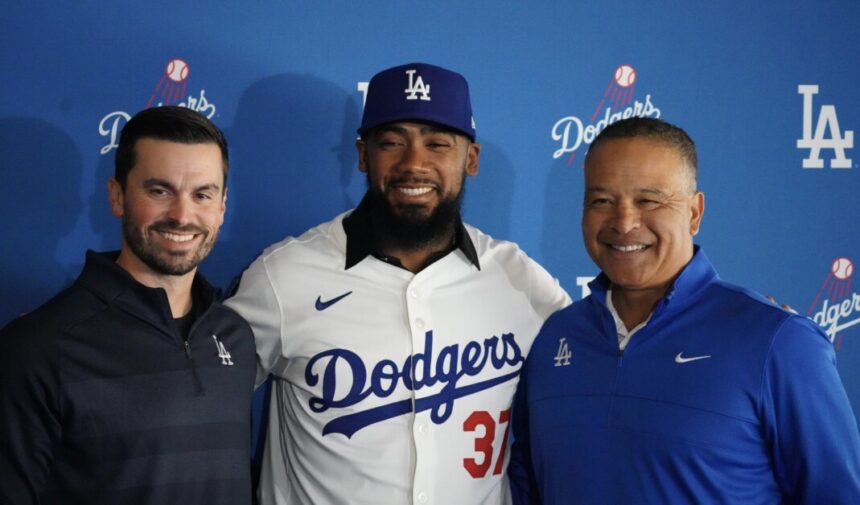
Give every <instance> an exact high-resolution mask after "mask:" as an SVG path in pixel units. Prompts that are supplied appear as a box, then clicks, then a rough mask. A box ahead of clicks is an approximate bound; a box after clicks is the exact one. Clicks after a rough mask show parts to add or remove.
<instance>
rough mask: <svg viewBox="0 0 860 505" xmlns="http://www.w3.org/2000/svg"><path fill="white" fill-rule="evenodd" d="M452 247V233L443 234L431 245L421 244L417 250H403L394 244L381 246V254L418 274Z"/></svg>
mask: <svg viewBox="0 0 860 505" xmlns="http://www.w3.org/2000/svg"><path fill="white" fill-rule="evenodd" d="M453 246H454V231H453V230H451V232H450V233H447V234H445V236H443V237H440V238H439V239H438V240H434V241H433V242H431V243H428V244H423V245H422V246H421V247H419V248H404V247H401V246H398V245H396V244H385V243H383V245H382V253H383V254H385V255H386V256H393V257H395V258H397V259H398V260H400V264H401V265H403V267H404V268H405V269H407V270H409V271H410V272H412V273H418V272H420V271H421V270H424V268H426V267H427V266H428V265H429V264H430V260H431V259H432V258H433V257H435V256H437V255H439V254H441V253H444V252H447V251H449V250H451V248H452V247H453Z"/></svg>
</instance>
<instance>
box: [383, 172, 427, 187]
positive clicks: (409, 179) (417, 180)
mask: <svg viewBox="0 0 860 505" xmlns="http://www.w3.org/2000/svg"><path fill="white" fill-rule="evenodd" d="M399 184H415V185H423V186H433V187H434V188H438V187H439V183H437V182H436V181H433V180H430V179H426V178H423V177H416V176H414V175H406V176H403V177H398V178H397V179H391V180H390V181H388V185H389V186H394V185H399Z"/></svg>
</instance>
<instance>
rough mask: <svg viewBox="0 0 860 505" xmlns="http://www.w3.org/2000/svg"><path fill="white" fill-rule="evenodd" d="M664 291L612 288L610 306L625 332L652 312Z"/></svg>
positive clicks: (640, 322)
mask: <svg viewBox="0 0 860 505" xmlns="http://www.w3.org/2000/svg"><path fill="white" fill-rule="evenodd" d="M665 294H666V289H665V288H664V289H660V290H652V289H647V290H646V289H643V290H628V289H624V288H622V287H618V286H612V305H613V306H614V307H615V311H616V312H617V313H618V317H620V318H621V321H622V322H623V323H624V326H625V327H626V328H627V330H628V331H629V330H631V329H633V328H635V327H637V326H638V325H640V324H642V323H643V322H644V321H645V320H646V319H648V316H650V315H651V313H652V312H654V307H656V306H657V302H659V301H660V299H661V298H663V295H665Z"/></svg>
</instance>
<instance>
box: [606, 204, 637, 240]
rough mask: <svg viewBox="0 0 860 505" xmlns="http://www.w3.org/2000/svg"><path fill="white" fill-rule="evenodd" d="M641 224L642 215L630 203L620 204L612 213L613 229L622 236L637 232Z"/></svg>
mask: <svg viewBox="0 0 860 505" xmlns="http://www.w3.org/2000/svg"><path fill="white" fill-rule="evenodd" d="M640 223H641V213H640V212H639V209H637V208H636V206H635V205H632V204H630V203H626V202H621V203H619V204H618V205H617V206H616V207H615V209H614V211H613V213H612V229H613V230H614V231H616V232H618V233H620V234H622V235H623V234H627V233H630V232H631V231H633V230H636V229H637V228H639V225H640Z"/></svg>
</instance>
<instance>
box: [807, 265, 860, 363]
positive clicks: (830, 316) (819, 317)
mask: <svg viewBox="0 0 860 505" xmlns="http://www.w3.org/2000/svg"><path fill="white" fill-rule="evenodd" d="M853 276H854V262H853V261H851V260H850V259H849V258H846V257H840V258H836V259H835V260H833V263H832V264H831V266H830V272H829V273H828V274H827V276H826V277H825V278H824V282H822V283H821V288H819V289H818V294H816V295H815V299H814V300H812V305H810V306H809V310H808V311H807V314H806V315H807V316H809V317H811V318H812V320H813V321H815V322H816V323H817V324H818V325H820V326H821V327H822V328H823V329H824V331H825V332H827V335H828V336H829V337H830V341H831V342H833V344H834V345H835V346H836V350H837V351H838V350H839V348H840V347H842V335H843V332H844V331H845V330H847V329H848V328H851V327H852V326H855V325H860V293H857V292H856V291H854V290H853V289H852V285H851V278H852V277H853Z"/></svg>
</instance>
